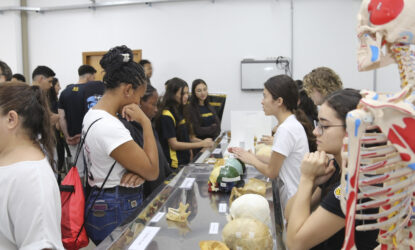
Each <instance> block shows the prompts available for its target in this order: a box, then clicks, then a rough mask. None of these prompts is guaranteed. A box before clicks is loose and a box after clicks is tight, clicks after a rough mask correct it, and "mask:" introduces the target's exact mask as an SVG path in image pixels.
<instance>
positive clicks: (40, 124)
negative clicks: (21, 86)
mask: <svg viewBox="0 0 415 250" xmlns="http://www.w3.org/2000/svg"><path fill="white" fill-rule="evenodd" d="M30 88H31V90H32V92H33V94H34V96H35V98H36V100H34V102H33V104H34V107H33V112H36V113H38V114H39V117H42V119H38V120H37V121H34V120H35V119H32V118H29V119H27V118H25V119H24V120H25V122H27V126H30V125H31V124H33V125H37V126H36V129H34V130H33V131H32V133H31V139H32V140H33V141H38V142H39V143H40V146H41V148H42V149H43V150H44V152H45V154H46V156H47V157H48V159H49V163H50V165H51V166H52V168H53V166H54V149H53V148H54V145H55V143H56V138H55V136H54V135H55V133H54V132H53V128H52V123H51V120H50V109H49V104H48V101H47V99H46V94H45V93H44V92H43V91H42V90H41V89H40V88H39V87H38V86H31V87H30ZM27 126H24V127H25V128H27ZM33 137H37V138H33ZM36 139H38V140H36Z"/></svg>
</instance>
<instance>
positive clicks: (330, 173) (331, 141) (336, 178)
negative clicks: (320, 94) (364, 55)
mask: <svg viewBox="0 0 415 250" xmlns="http://www.w3.org/2000/svg"><path fill="white" fill-rule="evenodd" d="M360 98H361V96H360V94H359V92H357V91H355V90H350V89H349V90H341V91H337V92H334V93H332V94H331V95H329V96H328V97H327V99H326V101H325V102H324V103H323V105H322V106H321V108H320V110H319V113H318V118H319V123H318V124H317V127H316V128H315V129H314V131H313V133H314V134H315V135H316V137H317V145H318V151H317V152H314V153H309V154H307V155H306V156H305V157H304V159H303V161H302V162H301V179H300V184H299V187H298V191H297V193H296V195H295V196H294V197H293V198H291V200H290V201H289V202H288V205H287V208H286V213H285V215H286V218H288V229H287V230H288V231H287V245H288V248H289V249H293V250H295V249H310V248H313V247H314V246H316V245H318V244H319V245H318V246H317V247H314V248H313V249H341V247H342V244H343V241H344V235H345V232H344V226H345V219H344V218H345V216H344V214H343V212H342V210H341V207H340V200H339V199H340V198H339V197H338V196H336V195H335V191H337V190H338V189H339V188H340V178H341V168H339V165H340V166H341V162H342V158H341V148H342V145H343V138H344V136H345V135H346V125H345V124H346V121H345V120H346V115H347V113H348V112H349V111H351V110H353V109H355V108H356V106H357V104H358V103H359V100H360ZM327 154H331V155H333V156H334V159H333V160H330V161H329V162H330V163H328V156H327ZM318 204H319V205H318ZM317 206H318V207H317ZM315 207H317V209H315V211H314V212H312V210H313V208H315ZM369 210H372V211H367V212H369V213H375V212H376V211H373V209H369ZM364 213H365V212H364ZM361 223H362V221H356V224H357V225H359V224H361ZM371 223H373V221H372V222H371ZM316 229H322V230H316ZM377 235H378V231H377V230H373V231H363V232H362V231H356V232H355V240H356V247H357V249H374V248H375V247H376V246H377V245H378V243H377V242H376V239H377Z"/></svg>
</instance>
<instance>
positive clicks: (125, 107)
mask: <svg viewBox="0 0 415 250" xmlns="http://www.w3.org/2000/svg"><path fill="white" fill-rule="evenodd" d="M100 64H101V66H102V68H103V69H104V70H105V76H104V79H103V80H104V84H105V88H106V90H105V93H104V95H103V96H102V98H101V99H100V100H99V101H98V103H97V104H96V105H95V106H94V107H93V108H91V109H90V110H89V111H88V113H87V114H86V115H85V117H84V121H83V129H82V136H83V137H84V138H85V139H84V140H85V144H84V154H85V156H86V162H87V168H88V170H89V174H88V184H89V186H90V187H91V192H90V195H89V197H88V199H87V202H86V208H85V209H86V213H85V214H86V221H85V228H86V231H87V233H88V236H89V237H90V238H91V239H92V241H93V242H94V243H95V244H99V243H100V242H101V241H102V240H103V239H104V238H105V237H106V236H107V235H109V234H110V233H111V232H112V231H113V230H114V228H115V227H117V226H118V225H120V224H121V223H122V222H123V221H125V220H126V219H127V218H128V217H129V216H130V215H131V214H132V213H133V212H134V211H135V209H136V208H137V207H138V206H139V205H140V204H141V203H142V200H143V185H142V184H143V182H144V180H154V179H156V178H157V177H158V174H159V166H158V164H159V163H158V151H157V145H156V141H155V139H154V134H153V129H152V126H151V122H150V120H149V119H148V117H147V116H146V115H145V114H144V112H143V111H142V110H141V108H140V107H139V103H140V99H141V97H142V96H143V95H144V93H145V92H146V87H147V78H146V76H145V74H144V70H143V68H142V67H141V66H140V65H139V64H138V63H136V62H134V61H133V54H132V51H131V50H130V49H129V48H127V47H126V46H118V47H115V48H112V49H111V50H109V51H108V53H106V54H105V55H104V56H103V58H102V59H101V61H100ZM117 114H120V115H121V116H122V117H124V118H125V119H126V120H128V121H135V122H137V123H139V124H140V125H141V126H142V128H143V140H144V146H143V147H140V146H139V145H138V144H137V143H135V142H134V140H133V138H132V137H131V134H130V132H129V131H128V129H127V128H125V126H124V125H123V123H122V122H121V121H120V120H119V119H118V117H117ZM88 130H89V132H87V131H88Z"/></svg>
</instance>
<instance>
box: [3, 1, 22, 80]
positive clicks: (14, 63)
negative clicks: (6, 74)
mask: <svg viewBox="0 0 415 250" xmlns="http://www.w3.org/2000/svg"><path fill="white" fill-rule="evenodd" d="M18 2H19V1H18V0H2V1H0V8H5V7H9V6H16V5H17V4H18ZM0 33H1V35H0V41H1V42H0V44H1V46H0V60H1V61H4V62H6V63H7V65H9V67H10V68H11V70H12V71H13V72H20V73H21V72H22V71H23V65H22V63H21V61H22V52H21V51H22V49H21V44H22V42H21V28H20V13H19V12H4V13H0Z"/></svg>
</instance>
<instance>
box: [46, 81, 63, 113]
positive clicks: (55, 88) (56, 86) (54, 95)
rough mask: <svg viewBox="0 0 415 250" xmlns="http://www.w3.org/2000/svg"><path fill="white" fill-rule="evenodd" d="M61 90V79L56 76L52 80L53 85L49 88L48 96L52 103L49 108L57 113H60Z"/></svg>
mask: <svg viewBox="0 0 415 250" xmlns="http://www.w3.org/2000/svg"><path fill="white" fill-rule="evenodd" d="M60 90H61V85H60V83H59V80H58V78H56V77H54V78H53V80H52V87H51V88H50V89H49V90H48V98H49V105H50V106H49V108H50V110H51V111H52V112H53V113H55V114H57V113H58V95H59V91H60Z"/></svg>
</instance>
